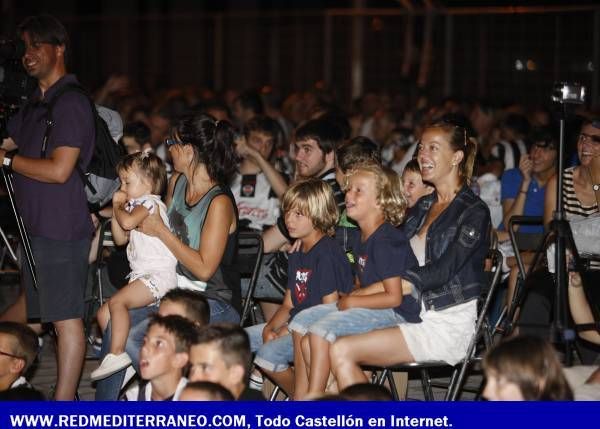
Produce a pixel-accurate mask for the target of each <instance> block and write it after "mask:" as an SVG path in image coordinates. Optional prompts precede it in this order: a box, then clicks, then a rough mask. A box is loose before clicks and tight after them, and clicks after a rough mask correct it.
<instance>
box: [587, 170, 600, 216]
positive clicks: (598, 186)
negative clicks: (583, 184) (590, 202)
mask: <svg viewBox="0 0 600 429" xmlns="http://www.w3.org/2000/svg"><path fill="white" fill-rule="evenodd" d="M584 169H585V171H587V174H588V176H590V182H592V189H593V191H594V198H595V199H596V207H597V208H598V209H600V200H598V191H600V183H594V177H593V176H592V172H591V171H590V169H589V168H587V167H584Z"/></svg>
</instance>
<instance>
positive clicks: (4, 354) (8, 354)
mask: <svg viewBox="0 0 600 429" xmlns="http://www.w3.org/2000/svg"><path fill="white" fill-rule="evenodd" d="M0 356H8V357H11V358H15V359H25V358H24V357H23V356H17V355H13V354H12V353H7V352H3V351H2V350H0Z"/></svg>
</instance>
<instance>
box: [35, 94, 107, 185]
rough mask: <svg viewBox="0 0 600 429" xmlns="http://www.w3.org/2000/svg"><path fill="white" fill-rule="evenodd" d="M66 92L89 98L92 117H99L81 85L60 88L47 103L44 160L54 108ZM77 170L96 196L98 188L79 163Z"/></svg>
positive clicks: (43, 144) (43, 146) (43, 142)
mask: <svg viewBox="0 0 600 429" xmlns="http://www.w3.org/2000/svg"><path fill="white" fill-rule="evenodd" d="M66 92H79V93H80V94H82V95H84V96H85V98H87V100H88V101H89V103H90V106H91V108H92V115H94V116H96V115H98V112H97V110H96V105H95V104H94V101H93V100H92V98H91V97H90V95H89V94H88V92H87V91H86V90H85V88H83V87H82V86H81V85H79V84H77V83H69V84H66V85H65V86H63V87H62V88H59V89H58V91H56V93H55V94H54V95H53V96H52V98H50V100H49V101H48V102H47V103H45V104H46V132H45V133H44V139H43V140H42V151H41V158H42V159H45V158H46V151H47V149H48V139H49V138H50V134H51V133H52V127H53V126H54V119H53V117H52V109H53V108H54V105H55V104H56V102H57V101H58V99H59V98H60V97H61V96H62V95H63V94H64V93H66ZM94 127H96V121H95V120H94ZM97 132H98V130H96V129H95V130H94V135H96V134H97ZM75 169H76V170H77V173H79V177H81V180H82V181H83V183H84V185H86V186H88V188H89V189H90V190H91V191H92V193H93V194H95V193H96V192H97V191H96V188H95V187H94V185H92V183H91V182H90V181H89V179H88V178H87V176H86V175H85V173H84V172H83V170H82V169H81V166H80V165H79V162H78V163H77V164H76V165H75Z"/></svg>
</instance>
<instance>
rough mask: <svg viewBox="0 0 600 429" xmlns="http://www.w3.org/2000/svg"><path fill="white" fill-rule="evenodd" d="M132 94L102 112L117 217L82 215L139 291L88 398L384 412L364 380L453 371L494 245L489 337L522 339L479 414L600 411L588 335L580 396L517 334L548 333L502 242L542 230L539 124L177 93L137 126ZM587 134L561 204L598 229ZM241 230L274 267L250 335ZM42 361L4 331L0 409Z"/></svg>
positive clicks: (598, 179)
mask: <svg viewBox="0 0 600 429" xmlns="http://www.w3.org/2000/svg"><path fill="white" fill-rule="evenodd" d="M117 79H120V81H119V83H118V85H117V83H116V80H117ZM123 85H125V86H127V85H129V83H128V82H127V80H126V79H125V78H123V77H113V78H111V79H110V80H109V82H108V83H107V85H106V86H105V87H104V88H102V89H101V90H100V91H99V92H98V99H97V101H98V102H101V103H103V104H106V105H108V107H111V108H114V109H115V110H118V111H119V112H120V113H121V116H123V118H124V119H125V121H124V122H125V124H126V125H125V127H124V130H121V132H120V134H121V135H122V139H121V143H122V144H123V145H124V147H125V148H126V151H127V155H125V156H124V157H123V159H122V161H121V163H120V164H119V166H118V173H119V177H120V179H121V188H120V189H119V190H118V191H117V192H115V194H114V196H113V199H112V205H109V206H108V207H105V208H103V209H102V210H101V211H100V212H98V213H95V214H94V215H93V216H95V217H97V218H112V220H111V228H110V229H111V232H112V237H113V240H114V243H115V244H116V245H117V246H125V245H127V250H126V252H125V253H122V254H121V255H126V258H127V261H128V264H129V273H130V274H129V275H128V277H127V280H123V284H118V285H114V286H116V287H117V291H116V293H114V294H113V295H112V296H111V297H110V298H109V299H108V300H107V302H106V303H105V304H104V305H103V306H102V307H100V309H99V310H98V313H97V321H98V323H97V327H98V333H97V335H98V338H99V340H101V342H102V346H101V351H100V361H99V366H98V368H97V369H95V370H94V371H93V372H92V374H91V377H92V380H93V381H94V382H95V386H96V399H97V400H116V399H126V400H133V401H149V400H260V399H264V398H265V396H264V395H265V394H264V393H262V392H261V391H260V390H261V389H262V388H264V387H265V385H266V383H264V381H265V380H267V379H268V380H270V381H271V382H272V383H273V384H275V385H276V386H278V387H279V388H280V389H281V390H282V391H283V392H284V393H285V394H286V395H287V396H288V397H290V398H292V399H299V400H301V399H316V398H323V399H339V400H344V399H381V400H385V399H390V398H391V396H390V395H389V392H388V391H386V390H385V389H382V388H381V387H379V386H374V385H369V384H368V381H369V374H368V373H366V372H365V371H364V370H363V368H362V367H363V366H365V365H374V366H389V365H394V364H400V363H409V362H415V361H418V362H422V361H444V362H446V363H448V364H450V365H456V364H458V363H459V362H461V361H462V360H463V359H464V358H465V355H466V352H467V347H468V344H469V341H470V340H471V338H472V336H473V333H474V329H475V321H476V319H477V316H478V299H479V298H480V296H481V295H482V293H483V291H484V290H486V288H487V282H488V280H487V277H486V273H485V271H484V267H485V265H486V258H487V257H488V251H489V249H490V248H491V246H493V245H494V242H495V240H494V237H496V236H497V238H498V240H499V248H500V250H501V252H502V254H503V257H504V263H503V274H504V276H503V277H504V280H505V283H506V286H505V287H504V288H501V292H502V293H501V294H500V296H498V297H495V299H496V301H497V303H498V307H506V308H507V309H508V311H505V312H504V313H503V314H511V315H513V316H514V320H506V318H505V319H504V322H503V323H500V324H499V326H500V327H502V326H508V325H511V324H515V325H516V326H517V329H515V330H513V334H516V333H518V334H519V335H513V337H511V338H507V339H504V340H503V341H501V342H500V343H499V344H497V345H496V346H495V347H493V348H492V349H491V350H490V351H489V353H488V354H487V356H486V357H485V359H484V361H483V369H484V371H485V376H486V386H485V389H483V396H484V397H485V398H487V399H490V400H496V399H501V400H502V399H504V400H567V399H573V398H575V399H579V398H596V399H598V398H600V371H599V370H598V363H599V362H600V358H599V356H600V354H599V353H598V348H597V345H599V344H600V335H599V333H598V331H597V330H596V331H594V330H593V328H590V330H588V331H581V332H580V337H581V339H580V340H579V341H581V343H582V346H583V349H585V350H586V351H585V352H582V353H581V361H582V362H583V363H585V364H589V365H590V367H588V369H586V371H587V372H586V373H585V374H586V376H585V377H583V380H580V382H576V381H573V380H574V379H575V377H574V376H573V375H572V374H571V375H570V374H569V371H570V369H569V370H565V369H563V368H562V366H561V363H560V361H559V359H558V357H557V356H558V355H557V354H556V351H555V349H554V347H553V345H551V344H550V343H549V342H547V341H546V340H545V339H542V337H544V333H543V332H541V331H544V332H546V333H547V332H548V329H546V328H544V329H533V328H530V326H534V325H544V324H545V325H550V324H551V322H552V320H553V319H552V317H553V315H552V308H553V297H554V296H555V292H554V291H555V289H554V287H553V283H552V279H553V277H552V274H551V273H550V272H549V271H548V268H547V266H545V265H544V266H542V265H543V264H538V265H539V266H532V263H533V261H534V255H533V254H534V252H532V251H529V250H523V253H522V254H521V255H519V256H521V257H522V258H523V261H524V262H525V265H526V267H527V268H529V267H530V266H531V272H532V274H531V275H529V276H527V277H526V278H525V279H524V281H523V277H524V276H523V273H520V272H519V266H518V264H517V263H516V260H515V256H517V255H515V253H514V250H513V248H512V246H511V244H510V238H509V235H508V232H507V231H508V228H509V220H510V218H511V217H513V216H521V215H525V216H539V217H541V218H542V219H543V221H542V223H540V224H539V225H534V226H519V227H518V233H519V234H522V235H525V234H531V235H532V236H535V237H537V238H536V239H537V240H539V237H540V236H541V235H543V233H544V232H545V231H547V230H548V227H549V224H550V221H551V220H552V212H553V211H554V209H555V205H556V187H557V179H556V177H555V172H556V163H557V153H558V138H557V136H556V135H555V131H556V130H555V126H554V123H553V121H552V117H551V114H550V113H549V112H547V111H545V110H543V109H536V110H531V111H529V112H528V111H527V110H526V109H524V108H523V107H522V106H519V105H510V106H507V107H506V108H503V109H500V108H497V107H496V106H492V105H490V104H488V103H484V102H478V103H472V104H471V105H466V104H461V103H459V102H457V101H456V100H453V99H448V100H445V101H444V102H443V103H440V104H439V105H430V106H428V109H421V110H419V111H411V110H410V109H408V108H406V109H405V110H402V106H395V105H394V103H393V102H392V101H391V100H390V99H389V97H384V96H376V95H375V94H370V96H372V97H375V99H376V100H377V101H378V102H377V103H375V105H374V106H373V105H372V104H373V103H366V102H365V103H364V104H363V105H362V106H360V108H359V109H358V110H357V111H355V112H353V114H351V115H348V116H346V115H344V114H343V113H342V112H341V110H340V109H338V108H335V107H333V106H334V105H333V104H332V103H331V101H332V100H331V99H330V98H329V97H328V96H327V94H324V93H322V94H319V93H306V94H294V95H293V96H290V97H289V98H288V99H287V100H286V101H285V102H284V103H282V104H281V105H279V104H278V103H276V102H275V101H274V97H273V94H271V93H269V92H263V93H260V92H247V93H242V94H239V95H238V96H237V97H230V96H229V95H230V94H225V95H226V96H227V97H225V96H224V97H223V100H222V101H221V100H218V99H217V97H212V98H210V99H206V94H204V95H203V97H205V98H204V99H203V98H202V97H201V96H200V94H199V93H193V94H186V93H184V92H180V93H171V94H168V95H165V96H164V97H163V98H162V99H161V100H159V102H158V103H157V104H156V106H154V108H153V109H152V110H151V111H148V110H147V109H146V107H145V103H144V102H141V101H140V99H139V97H138V98H136V97H134V96H131V95H130V96H129V97H127V98H123V96H120V95H118V94H123V93H128V91H123V89H122V87H123ZM113 87H119V91H116V90H115V91H114V93H113V92H111V88H113ZM372 97H371V98H372ZM217 100H218V101H217ZM365 100H366V97H365ZM230 112H233V116H232V114H231V113H230ZM580 125H581V127H580V132H579V133H578V134H577V135H576V138H575V139H573V143H574V150H573V151H572V155H573V157H572V161H573V162H572V163H570V164H569V167H568V168H567V169H566V170H565V173H564V178H565V182H564V189H563V195H562V196H561V198H562V202H563V203H564V206H565V209H566V211H567V215H568V217H569V218H570V219H571V218H574V217H576V216H579V217H588V216H595V215H597V214H598V212H599V209H598V207H599V203H598V201H599V199H600V187H599V186H598V183H600V120H597V119H592V118H591V116H590V117H588V118H587V119H583V120H582V122H581V124H580ZM571 164H572V165H571ZM240 231H253V232H259V233H260V234H262V237H263V242H264V250H265V257H264V259H263V262H262V265H261V267H260V273H259V276H258V279H257V283H256V289H255V291H254V295H253V297H252V298H253V299H255V300H256V301H257V302H258V303H259V304H260V315H261V317H262V319H263V323H260V324H257V325H254V326H243V327H240V310H241V305H242V300H243V299H244V298H247V296H246V295H247V293H248V286H249V281H248V279H240V275H239V269H238V266H237V263H238V261H237V235H238V232H240ZM99 241H100V242H101V241H102V240H101V239H100V240H99ZM92 253H93V254H95V253H96V252H95V251H93V252H92ZM598 253H599V254H600V249H599V251H598ZM590 265H591V266H590V267H589V269H588V270H585V271H581V272H579V271H575V270H572V271H571V272H570V275H569V282H568V295H569V305H570V309H571V311H570V313H571V315H572V318H573V320H574V321H575V323H577V324H593V323H596V321H597V320H598V309H599V304H600V293H599V292H598V287H595V288H594V287H591V286H594V285H595V286H597V285H598V284H599V280H600V275H599V273H600V271H599V270H598V268H599V267H600V264H598V263H597V262H594V261H592V262H591V263H590ZM109 269H110V267H109ZM519 284H520V285H521V288H519ZM523 287H524V289H525V290H526V291H527V292H528V293H527V294H524V295H523V296H521V294H517V295H518V296H515V291H518V290H519V289H523ZM513 305H518V306H519V309H518V310H517V311H512V312H511V311H510V310H511V307H512V306H513ZM257 311H258V310H257ZM492 313H493V312H492ZM492 313H490V318H498V317H499V315H497V314H496V315H494V314H492ZM498 313H500V311H498ZM242 322H245V321H242ZM521 326H522V327H521ZM596 326H597V325H596ZM522 334H528V336H525V335H522ZM532 335H535V336H532ZM593 344H596V346H593ZM37 351H38V340H37V335H36V334H35V333H34V332H33V331H32V330H31V329H29V328H28V327H27V326H25V325H21V324H17V323H13V322H0V360H2V362H3V363H2V365H0V392H1V393H0V397H2V398H3V399H41V398H42V396H41V394H40V393H39V392H38V391H37V390H35V389H34V388H33V387H32V386H31V385H29V384H28V382H27V380H26V379H25V377H24V376H25V375H26V373H27V372H28V370H29V368H30V367H31V366H32V364H33V363H34V361H35V359H36V355H37ZM580 378H581V377H580ZM567 380H569V381H567Z"/></svg>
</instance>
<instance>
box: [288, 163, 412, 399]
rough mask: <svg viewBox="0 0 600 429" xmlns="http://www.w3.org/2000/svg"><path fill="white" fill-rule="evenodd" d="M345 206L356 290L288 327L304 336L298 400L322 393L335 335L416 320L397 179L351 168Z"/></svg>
mask: <svg viewBox="0 0 600 429" xmlns="http://www.w3.org/2000/svg"><path fill="white" fill-rule="evenodd" d="M346 208H347V212H348V216H349V217H350V218H352V219H353V220H354V221H356V223H357V224H358V226H359V228H360V231H355V232H353V233H352V237H351V239H350V243H351V246H352V249H351V250H352V256H353V259H354V264H355V265H354V268H355V273H356V278H357V280H358V283H359V285H360V287H359V288H358V289H356V290H354V291H353V292H352V293H351V294H350V295H347V296H342V297H341V298H340V299H339V300H338V303H337V305H336V306H334V305H318V306H315V307H311V308H310V309H307V310H305V311H303V312H301V313H300V314H298V316H296V318H295V319H294V323H292V324H290V330H292V331H293V335H298V336H303V338H302V339H301V344H302V350H303V351H304V355H303V356H304V361H305V362H306V363H307V365H308V367H309V370H307V372H308V374H309V375H310V379H309V383H308V388H307V389H306V390H302V389H301V388H300V387H299V386H296V396H295V398H296V399H302V398H304V397H307V396H310V397H316V396H319V395H322V394H323V393H324V391H325V387H326V384H327V379H328V377H329V374H330V362H329V347H330V345H331V343H333V342H335V341H336V339H337V338H338V337H340V336H345V335H353V334H360V333H365V332H369V331H372V330H375V329H382V328H388V327H391V326H395V325H397V324H399V323H404V322H419V321H420V318H419V310H420V309H419V307H418V305H417V301H416V300H415V298H413V297H411V296H410V295H407V296H404V291H403V286H402V276H403V275H404V272H405V271H406V269H408V268H409V267H411V266H413V265H416V264H417V260H416V258H415V256H414V254H413V252H412V249H411V247H410V245H409V242H408V240H407V239H406V237H405V235H404V233H403V232H402V231H401V230H398V229H397V228H396V227H395V226H397V225H399V224H400V222H401V221H402V219H403V217H404V210H405V208H406V201H405V200H404V197H403V196H402V192H401V188H400V180H399V178H398V175H397V174H396V173H395V172H393V171H391V170H384V169H383V168H382V167H381V166H380V165H378V164H365V165H361V166H358V167H355V169H354V170H353V171H351V172H350V173H349V175H348V178H347V186H346ZM408 293H409V294H410V292H408ZM415 293H416V292H415ZM336 307H337V308H336ZM307 334H308V335H307ZM296 371H298V367H297V368H296Z"/></svg>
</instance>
